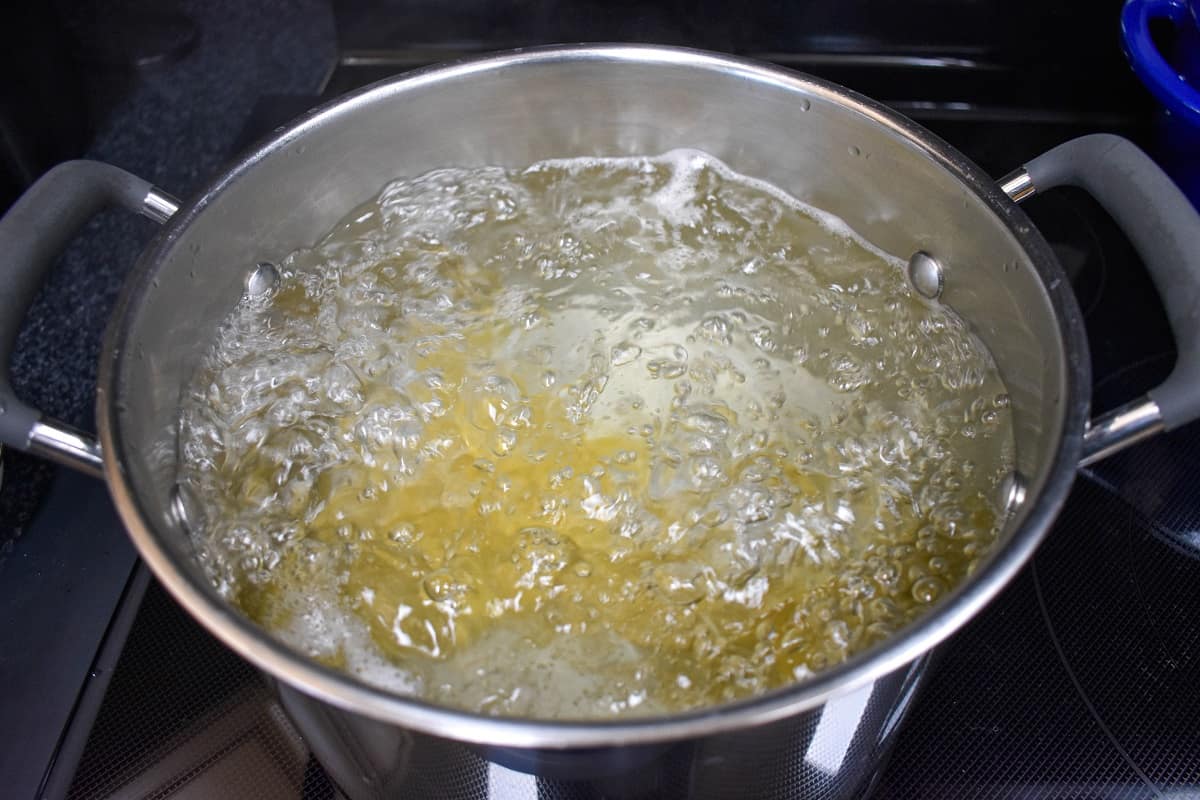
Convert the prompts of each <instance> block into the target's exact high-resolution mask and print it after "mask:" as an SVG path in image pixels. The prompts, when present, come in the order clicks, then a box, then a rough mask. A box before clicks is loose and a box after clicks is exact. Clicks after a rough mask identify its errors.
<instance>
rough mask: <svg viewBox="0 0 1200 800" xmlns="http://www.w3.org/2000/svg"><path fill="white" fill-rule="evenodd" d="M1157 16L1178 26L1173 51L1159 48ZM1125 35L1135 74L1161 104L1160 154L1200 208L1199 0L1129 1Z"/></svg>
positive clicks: (1123, 14)
mask: <svg viewBox="0 0 1200 800" xmlns="http://www.w3.org/2000/svg"><path fill="white" fill-rule="evenodd" d="M1154 19H1162V20H1167V21H1168V22H1170V23H1171V25H1173V26H1174V28H1175V30H1176V32H1177V37H1176V42H1175V46H1174V47H1173V48H1172V52H1170V53H1162V52H1160V51H1159V49H1158V48H1157V47H1156V46H1155V44H1154V41H1153V39H1151V38H1150V21H1151V20H1154ZM1121 39H1122V41H1123V43H1124V46H1125V54H1126V55H1127V56H1128V57H1129V63H1130V64H1131V65H1132V66H1133V71H1134V73H1136V74H1137V76H1138V78H1140V79H1141V81H1142V83H1144V84H1145V85H1146V88H1147V89H1149V90H1150V92H1151V94H1153V95H1154V97H1155V98H1156V99H1157V100H1158V102H1159V104H1160V105H1161V107H1162V108H1161V111H1160V112H1159V115H1158V118H1157V120H1156V136H1157V141H1156V143H1155V144H1156V147H1155V150H1156V153H1155V155H1156V156H1157V157H1158V160H1159V162H1160V163H1161V164H1162V166H1163V168H1164V169H1165V170H1166V171H1167V173H1168V174H1170V175H1171V177H1172V178H1174V179H1175V182H1176V183H1177V184H1179V187H1180V188H1181V189H1183V192H1184V194H1186V195H1187V196H1188V199H1190V200H1191V201H1192V205H1194V206H1196V207H1197V208H1198V209H1200V0H1126V3H1125V7H1124V8H1123V9H1122V11H1121Z"/></svg>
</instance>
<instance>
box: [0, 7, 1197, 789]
mask: <svg viewBox="0 0 1200 800" xmlns="http://www.w3.org/2000/svg"><path fill="white" fill-rule="evenodd" d="M364 2H365V0H364ZM346 5H351V6H352V5H355V4H353V3H350V4H346ZM535 5H536V4H535ZM932 5H936V3H933V4H932ZM652 23H653V20H651V21H649V22H647V23H646V24H647V25H650V26H652ZM547 24H549V23H547ZM362 35H363V37H364V38H363V41H364V42H366V44H364V45H363V46H362V47H360V48H358V49H356V50H354V51H353V52H354V55H353V57H350V58H344V59H343V61H342V64H341V66H339V68H338V69H337V70H336V71H335V72H334V73H333V74H332V76H331V77H330V79H329V81H328V82H327V84H326V88H325V94H324V97H328V96H334V95H337V94H340V93H341V92H344V91H346V90H348V89H350V88H354V87H356V86H359V85H362V84H364V83H367V82H369V81H371V80H375V79H378V78H380V77H383V76H385V75H389V74H393V73H395V72H396V71H398V70H399V69H401V68H406V67H409V66H415V65H417V64H418V63H422V58H425V59H426V60H428V54H425V55H424V56H423V55H422V54H421V53H419V52H418V53H415V54H414V53H413V52H409V53H408V55H407V56H406V57H405V58H406V59H407V60H405V59H396V58H389V57H385V56H386V54H385V56H381V55H380V54H379V52H378V51H377V50H376V49H374V46H373V44H372V42H373V41H374V40H372V39H370V37H369V36H368V35H367V34H366V33H364V34H362ZM981 35H982V34H981ZM972 52H973V53H974V54H973V55H971V58H974V59H975V61H976V62H977V64H978V65H983V66H981V67H979V68H980V69H982V70H984V71H986V70H987V69H989V68H988V67H987V66H986V63H987V62H988V59H990V58H993V56H995V54H994V53H990V52H989V51H987V50H986V49H980V50H978V51H972ZM439 54H440V53H439ZM443 55H444V54H443ZM960 55H961V53H960ZM801 66H802V67H803V68H804V69H806V70H808V71H812V72H814V73H816V74H819V75H821V74H826V75H827V76H828V77H831V78H832V79H834V80H842V81H844V82H847V83H849V84H850V85H852V86H853V87H854V88H858V89H860V90H862V91H864V92H866V93H868V94H873V95H875V96H877V97H880V98H881V99H884V100H889V99H890V100H891V101H892V102H893V104H894V105H895V106H896V107H897V108H898V109H899V110H901V111H902V112H904V113H906V114H909V115H910V116H913V117H914V118H915V119H917V121H918V122H921V123H922V124H924V125H926V126H927V127H929V128H931V129H932V130H933V131H934V132H935V133H938V134H939V135H941V136H942V137H943V138H945V139H947V140H948V141H949V142H950V143H951V144H953V145H955V146H956V147H958V148H959V149H961V150H962V151H963V152H964V153H966V154H967V155H968V156H969V157H971V158H972V159H974V160H976V161H977V162H978V163H979V164H980V165H981V166H983V167H984V169H986V170H988V171H989V172H990V173H991V174H993V175H996V176H1000V175H1002V174H1004V173H1006V172H1008V171H1009V170H1010V169H1011V168H1013V167H1015V166H1017V165H1018V164H1020V163H1022V162H1023V161H1025V160H1028V159H1029V158H1030V157H1032V156H1034V155H1037V154H1038V153H1040V152H1042V151H1043V150H1045V149H1048V148H1049V147H1051V146H1053V145H1054V144H1057V143H1059V142H1061V141H1064V140H1066V139H1068V138H1070V137H1072V136H1076V135H1081V134H1084V133H1089V132H1094V131H1099V130H1107V131H1112V132H1117V133H1121V134H1124V135H1128V136H1131V137H1132V138H1134V139H1135V140H1140V139H1144V136H1145V133H1146V131H1145V128H1144V126H1143V120H1144V119H1145V115H1144V114H1142V113H1141V111H1140V110H1136V111H1135V112H1131V113H1128V114H1115V113H1111V112H1109V111H1104V110H1096V108H1090V107H1089V108H1082V110H1081V109H1078V108H1076V109H1075V110H1072V111H1061V110H1057V107H1055V106H1053V105H1047V104H1046V103H1042V104H1038V105H1037V106H1036V107H1033V106H1012V105H1006V104H1003V103H1001V104H994V103H993V104H989V105H982V104H980V105H976V104H974V103H967V102H949V101H945V98H942V99H938V100H936V101H932V102H926V101H924V100H919V99H916V100H915V99H913V98H914V97H919V96H920V95H919V94H918V93H915V92H900V91H896V92H889V86H896V85H897V84H896V83H895V80H896V79H895V77H894V75H893V76H892V77H890V78H889V77H886V76H885V77H882V78H878V80H879V81H880V82H879V83H877V84H872V80H875V78H872V77H871V76H878V75H879V74H880V73H879V72H878V71H877V70H874V71H873V68H872V66H871V63H870V61H869V60H868V61H863V60H861V59H860V60H854V59H849V60H846V59H842V60H837V59H834V60H832V61H830V60H828V59H826V60H825V61H824V62H822V60H821V59H820V58H816V59H809V60H808V61H807V62H805V63H803V64H802V65H801ZM875 66H878V65H875ZM893 66H895V65H893ZM904 68H905V69H908V68H911V69H913V70H919V68H918V67H917V66H913V65H909V67H904ZM822 69H826V70H827V72H822ZM962 69H964V70H968V71H969V70H970V69H973V67H968V66H962ZM914 74H916V73H915V72H914ZM856 77H857V78H861V83H860V82H858V81H856ZM889 81H892V83H891V84H889ZM988 81H993V82H994V77H985V79H984V82H985V84H986V83H988ZM989 85H990V84H989ZM944 91H945V93H946V94H945V97H956V96H959V95H958V94H956V92H957V89H955V88H954V86H953V85H952V83H947V84H944ZM320 99H322V98H317V97H313V96H294V95H289V96H268V97H264V98H262V99H261V100H260V101H259V102H258V104H257V106H255V107H254V110H253V111H252V113H251V115H250V120H249V121H248V122H247V124H246V127H245V131H244V133H243V136H242V141H241V143H240V144H239V147H240V146H241V145H244V144H246V143H248V142H249V141H250V140H252V139H253V138H256V137H257V136H258V135H261V134H262V133H264V132H266V131H269V130H271V129H272V128H273V127H274V126H276V125H278V124H280V123H282V122H284V121H286V120H287V119H289V118H291V117H294V116H295V115H297V114H299V113H301V112H303V111H304V110H306V109H307V108H309V107H311V106H312V105H314V104H315V103H317V102H319V100H320ZM1084 105H1088V104H1084ZM1026 209H1027V211H1028V212H1029V214H1030V216H1031V217H1032V218H1033V220H1034V221H1035V223H1036V224H1037V225H1038V227H1039V228H1040V230H1041V231H1042V232H1043V233H1044V234H1045V236H1046V238H1047V240H1048V241H1049V242H1050V243H1051V245H1052V247H1053V248H1054V250H1055V252H1056V254H1057V256H1058V258H1059V259H1060V261H1061V262H1062V264H1063V266H1064V267H1065V268H1066V270H1067V272H1068V273H1069V275H1070V276H1071V279H1072V283H1073V286H1074V288H1075V291H1076V293H1077V295H1078V298H1079V301H1080V305H1081V307H1082V308H1083V310H1084V313H1085V317H1086V322H1087V327H1088V331H1089V335H1090V337H1091V349H1092V358H1093V364H1094V372H1095V379H1096V380H1095V383H1096V386H1095V403H1094V405H1095V408H1096V410H1097V411H1099V410H1103V409H1105V408H1108V407H1113V406H1116V405H1119V404H1120V403H1122V402H1124V401H1125V400H1128V399H1130V398H1133V397H1135V396H1137V395H1139V394H1141V393H1142V392H1144V391H1145V390H1146V389H1147V388H1149V387H1150V386H1152V385H1154V383H1155V382H1157V381H1158V380H1160V379H1161V378H1162V377H1163V376H1165V375H1166V373H1167V372H1168V371H1169V369H1170V367H1171V365H1172V363H1173V360H1174V345H1173V342H1172V340H1171V335H1170V332H1169V330H1168V329H1167V327H1166V325H1165V323H1164V321H1163V315H1162V310H1161V308H1160V306H1159V304H1158V301H1157V298H1156V295H1155V293H1154V290H1153V288H1152V286H1151V285H1150V282H1149V279H1148V278H1147V276H1146V275H1145V273H1144V271H1143V270H1142V267H1141V265H1140V263H1139V261H1138V259H1137V257H1136V255H1135V254H1134V253H1133V252H1132V250H1131V248H1130V246H1129V244H1128V242H1127V241H1126V240H1125V238H1124V237H1123V236H1122V235H1121V233H1120V232H1119V231H1118V230H1117V229H1116V228H1115V226H1114V225H1113V223H1112V222H1111V220H1109V219H1108V217H1107V216H1106V215H1105V214H1104V212H1103V211H1102V210H1100V209H1099V208H1098V206H1096V204H1095V203H1094V202H1093V201H1091V200H1090V199H1089V198H1088V197H1087V196H1086V195H1084V194H1082V193H1081V192H1076V191H1073V190H1058V191H1055V192H1053V193H1051V194H1049V195H1046V196H1042V197H1037V198H1034V199H1033V200H1031V201H1029V202H1028V203H1027V204H1026ZM1198 460H1200V426H1192V427H1191V428H1186V429H1183V430H1181V431H1178V432H1176V433H1174V434H1171V435H1168V436H1163V437H1158V438H1156V439H1153V440H1151V441H1149V442H1146V443H1144V444H1141V445H1139V446H1138V447H1137V448H1134V449H1132V450H1130V451H1127V452H1126V453H1123V454H1120V455H1118V456H1117V457H1115V458H1112V459H1110V460H1108V461H1106V462H1102V463H1101V464H1099V465H1097V466H1096V467H1094V468H1091V469H1088V470H1084V471H1082V472H1081V473H1080V475H1079V478H1078V480H1077V481H1076V485H1075V488H1074V490H1073V491H1072V493H1071V496H1070V498H1069V500H1068V502H1067V505H1066V507H1065V509H1064V511H1063V513H1062V514H1061V516H1060V518H1059V519H1058V521H1057V522H1056V524H1055V525H1054V527H1053V529H1052V530H1051V531H1050V533H1049V534H1048V536H1047V538H1046V541H1045V542H1044V544H1043V545H1042V547H1041V548H1040V549H1039V551H1038V552H1037V554H1036V556H1035V557H1034V559H1033V560H1032V561H1031V563H1030V564H1029V565H1028V566H1027V567H1026V568H1025V569H1024V570H1023V571H1022V572H1021V573H1020V574H1019V575H1018V577H1017V579H1016V580H1014V581H1013V582H1012V584H1011V585H1010V586H1009V587H1007V589H1006V590H1005V591H1004V592H1003V593H1002V594H1001V595H1000V596H999V597H998V598H997V599H996V600H995V601H994V602H993V603H991V604H990V605H989V606H988V607H987V608H986V609H985V610H984V611H983V612H982V613H981V614H980V615H979V616H978V617H977V618H975V619H974V620H973V621H972V622H971V623H970V624H968V625H967V626H966V627H965V628H964V629H962V630H961V631H960V632H959V633H957V634H956V635H955V636H954V637H953V638H951V639H950V640H949V641H948V642H947V643H946V644H945V645H944V646H942V647H941V648H940V649H939V651H938V654H937V656H936V659H935V661H934V665H933V669H932V675H931V677H930V678H929V680H928V681H927V682H926V683H925V685H924V686H923V687H922V689H921V692H920V695H919V696H918V698H917V700H916V702H915V705H914V706H913V708H912V710H911V713H910V714H909V717H908V719H907V720H906V721H905V723H904V727H903V729H902V731H901V734H900V736H899V737H898V744H897V746H896V748H895V749H894V751H893V752H892V754H891V758H890V760H889V761H888V763H887V764H886V765H884V767H883V768H882V770H881V772H880V773H879V774H878V775H877V776H876V779H875V782H874V784H873V787H872V793H871V796H872V797H876V798H885V799H890V798H898V799H900V798H963V797H973V798H1014V799H1015V798H1021V799H1022V800H1025V799H1026V798H1076V799H1077V800H1091V799H1093V798H1094V799H1095V800H1100V799H1101V798H1104V799H1105V800H1109V799H1111V800H1116V799H1117V798H1121V799H1122V800H1134V799H1138V798H1158V797H1200V733H1198V731H1200V728H1198V727H1197V724H1196V720H1200V590H1198V589H1197V587H1200V481H1197V480H1196V478H1195V476H1196V472H1197V468H1196V464H1197V463H1198ZM35 524H43V525H48V526H53V527H54V528H55V530H56V533H59V534H62V535H61V536H60V537H59V538H61V539H64V540H67V539H69V531H70V529H72V528H78V529H79V530H80V531H82V532H90V530H91V529H92V528H96V529H98V530H101V531H108V532H109V533H107V534H104V536H98V537H97V536H94V537H93V538H94V540H95V541H97V542H98V544H96V545H95V546H96V547H97V548H100V549H103V548H104V547H110V546H111V547H113V548H120V547H122V546H125V547H127V545H122V544H120V543H115V544H111V545H107V544H104V542H115V541H116V539H113V538H112V537H118V538H119V534H117V533H116V531H117V529H118V527H119V526H117V525H116V523H115V520H114V519H113V516H112V510H111V507H110V506H109V505H108V504H107V499H106V497H105V495H104V490H103V487H102V486H100V485H99V484H92V483H88V482H87V481H85V480H83V479H78V478H75V477H73V476H60V477H59V478H58V479H56V482H55V486H54V488H53V489H52V496H51V497H50V498H49V499H48V501H47V502H46V505H45V508H44V510H43V512H42V513H41V515H40V516H39V518H38V519H37V520H35ZM89 535H91V534H90V533H89ZM105 537H108V538H105ZM69 556H70V554H69V553H65V552H64V553H62V554H60V555H59V556H55V557H59V558H67V557H69ZM97 559H98V560H97V562H96V563H98V564H99V563H100V560H99V556H97ZM47 563H53V557H51V556H47ZM123 580H124V578H123V576H122V575H121V574H119V570H117V571H116V572H115V573H114V575H113V576H111V577H110V578H109V579H108V583H109V584H114V583H115V584H116V585H118V586H119V585H120V581H123ZM64 591H69V587H67V588H66V589H64ZM64 602H65V601H64ZM73 602H76V603H77V602H78V598H75V600H74V601H73ZM80 613H81V614H83V615H84V616H86V611H83V612H80ZM95 613H96V614H97V615H101V614H103V616H104V617H105V618H107V615H108V611H107V609H98V610H96V612H95ZM30 627H31V629H32V628H33V624H32V623H31V625H30ZM66 633H67V634H69V633H70V630H67V631H66ZM39 641H40V640H39ZM47 663H53V658H51V657H49V656H48V660H47ZM26 701H27V702H28V701H29V698H26ZM31 719H32V718H31ZM3 735H5V736H8V735H11V732H10V731H5V732H4V734H3ZM55 752H56V757H55V760H54V762H53V764H52V765H51V766H50V768H49V769H48V770H47V771H46V775H45V779H44V782H43V785H42V787H41V790H40V795H39V796H42V797H47V798H58V797H68V798H78V799H79V800H83V799H84V798H87V799H89V800H91V799H98V798H116V797H145V798H151V797H153V798H209V797H230V798H241V797H246V798H280V799H281V800H285V799H292V798H314V799H315V798H334V797H337V796H338V793H337V789H336V787H335V786H334V785H333V783H332V781H331V780H330V779H329V778H328V776H327V775H326V774H325V772H324V771H323V770H322V769H321V767H320V765H319V764H318V763H317V762H316V760H315V759H313V758H312V756H311V755H310V753H309V750H308V748H307V747H306V745H305V743H304V742H303V740H302V739H301V738H300V737H299V736H298V735H297V733H296V732H295V730H294V729H293V728H292V726H291V724H290V723H289V721H288V719H287V717H286V715H285V714H284V713H283V711H282V709H281V707H280V706H279V704H278V701H277V699H276V696H275V694H274V691H273V689H272V687H271V686H270V684H269V682H268V681H267V680H266V679H265V678H264V677H263V676H262V675H261V674H260V673H259V672H257V671H256V670H255V669H253V668H251V667H250V666H249V665H247V664H246V663H245V662H244V661H242V660H241V659H240V658H239V657H237V656H235V655H234V654H232V653H231V652H230V651H228V650H227V649H225V648H224V647H223V646H222V645H220V644H219V643H218V642H216V641H215V640H214V639H213V638H212V637H210V636H209V635H208V634H207V633H206V632H205V631H204V630H203V629H202V628H200V627H199V626H198V625H197V624H196V623H194V622H193V621H192V620H191V619H190V618H189V617H188V616H187V615H186V614H185V613H184V612H183V611H181V610H180V609H179V608H178V607H177V606H176V605H175V603H174V602H173V601H172V600H171V599H170V598H169V597H168V596H167V594H166V593H165V592H164V590H162V589H161V587H159V586H158V585H157V584H156V583H155V582H154V581H153V579H152V578H150V576H149V575H148V573H147V572H146V571H145V569H144V568H142V567H139V568H138V569H137V570H135V572H134V575H133V577H132V578H131V579H130V580H129V582H128V584H127V585H126V586H125V588H124V592H123V594H122V595H121V600H120V603H119V606H118V609H117V612H116V614H115V615H113V616H112V618H111V621H110V622H108V623H107V633H106V635H105V637H104V641H103V644H102V646H101V648H100V650H99V652H98V654H97V655H96V657H95V659H94V661H93V663H92V667H91V672H90V676H89V679H88V680H87V682H86V683H85V686H84V689H83V691H82V693H81V694H80V695H79V697H78V699H77V700H76V701H75V704H74V708H73V709H72V711H71V714H70V724H69V725H68V726H67V727H66V728H65V730H63V731H62V732H61V735H60V736H59V738H58V744H57V746H56V748H55ZM480 764H481V766H480V769H479V770H477V771H476V772H474V773H472V774H473V776H474V777H473V778H472V779H470V780H468V779H466V778H465V777H464V776H462V775H455V774H453V773H447V772H445V771H442V772H439V771H438V769H437V765H428V764H426V765H420V764H418V765H414V766H413V767H412V768H413V769H414V770H418V771H421V770H423V773H422V774H421V775H417V776H415V777H414V783H413V784H412V785H413V786H420V787H421V789H420V791H416V790H414V793H413V794H412V796H415V797H443V798H447V799H448V800H450V799H453V798H472V799H474V798H535V797H538V798H541V797H545V798H551V797H553V798H592V797H607V796H627V797H663V796H674V793H673V792H672V791H669V790H668V789H667V788H666V786H665V785H663V784H656V783H654V782H653V781H650V782H646V783H642V784H638V785H636V786H634V787H632V788H630V787H626V791H624V792H623V793H622V792H616V793H614V791H613V790H611V788H609V789H606V788H604V787H602V786H598V785H595V784H591V783H589V782H586V781H567V780H553V781H551V780H546V779H539V778H534V777H532V776H529V775H526V774H524V773H522V772H518V771H515V770H511V769H509V768H507V767H504V766H501V765H498V764H487V763H486V762H482V761H481V762H480ZM770 786H771V789H770V791H771V792H773V793H774V794H773V795H772V796H777V797H781V798H783V797H793V796H799V795H797V794H796V791H795V790H796V788H797V787H796V786H794V785H792V784H790V783H789V779H788V776H787V775H781V776H779V778H778V780H777V781H775V782H773V783H771V784H770Z"/></svg>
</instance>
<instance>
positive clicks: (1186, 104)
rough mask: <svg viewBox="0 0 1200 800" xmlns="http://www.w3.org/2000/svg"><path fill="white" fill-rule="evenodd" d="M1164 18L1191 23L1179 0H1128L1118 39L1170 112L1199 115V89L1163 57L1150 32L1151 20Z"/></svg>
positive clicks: (1131, 64) (1140, 73) (1175, 21)
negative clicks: (1119, 38) (1189, 82)
mask: <svg viewBox="0 0 1200 800" xmlns="http://www.w3.org/2000/svg"><path fill="white" fill-rule="evenodd" d="M1152 19H1166V20H1170V21H1171V23H1172V24H1173V25H1175V26H1176V27H1180V26H1182V25H1188V24H1191V23H1190V21H1189V20H1188V10H1187V6H1185V5H1184V3H1183V2H1182V0H1128V2H1126V3H1125V6H1124V8H1122V9H1121V41H1122V43H1123V44H1124V45H1125V54H1126V55H1127V56H1128V57H1129V64H1130V66H1132V67H1133V71H1134V73H1135V74H1136V75H1137V76H1138V78H1140V79H1141V81H1142V83H1144V84H1145V85H1146V88H1148V89H1149V90H1150V92H1151V93H1152V94H1153V95H1154V96H1155V98H1157V99H1158V102H1160V103H1162V104H1163V105H1164V106H1166V107H1167V109H1169V110H1170V111H1171V113H1173V114H1177V115H1180V116H1183V117H1185V118H1186V117H1189V116H1190V117H1193V118H1200V91H1198V90H1197V89H1195V88H1194V87H1192V86H1191V85H1190V84H1188V83H1187V81H1185V80H1184V79H1183V77H1182V76H1181V75H1180V74H1179V73H1178V72H1177V71H1176V70H1175V69H1174V68H1173V67H1172V66H1171V65H1170V64H1168V63H1167V60H1166V59H1165V58H1163V56H1162V53H1160V52H1159V51H1158V47H1156V46H1155V44H1154V39H1153V38H1152V37H1151V36H1150V20H1152Z"/></svg>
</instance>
